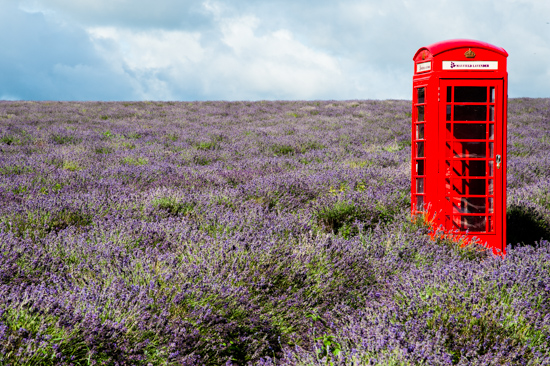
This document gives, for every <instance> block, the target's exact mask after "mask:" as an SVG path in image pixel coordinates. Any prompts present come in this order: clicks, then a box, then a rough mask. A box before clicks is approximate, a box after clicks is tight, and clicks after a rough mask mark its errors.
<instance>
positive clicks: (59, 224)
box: [3, 209, 92, 239]
mask: <svg viewBox="0 0 550 366" xmlns="http://www.w3.org/2000/svg"><path fill="white" fill-rule="evenodd" d="M3 221H4V223H6V224H7V226H8V227H9V228H10V230H11V231H13V232H14V233H15V234H16V235H18V236H22V237H27V236H28V237H31V238H32V239H35V238H37V237H38V238H41V237H44V236H46V235H47V234H48V233H50V232H58V231H60V230H63V229H66V228H68V227H69V226H74V227H83V226H87V225H90V224H91V223H92V216H91V215H89V214H84V213H82V212H81V211H78V210H70V209H64V210H60V211H54V212H45V211H33V212H27V213H26V214H15V215H13V216H8V217H5V218H4V220H3Z"/></svg>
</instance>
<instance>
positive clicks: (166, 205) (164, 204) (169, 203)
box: [152, 197, 196, 216]
mask: <svg viewBox="0 0 550 366" xmlns="http://www.w3.org/2000/svg"><path fill="white" fill-rule="evenodd" d="M152 204H153V206H156V207H158V208H159V209H160V210H163V211H166V212H167V213H168V214H170V215H172V216H178V215H184V216H185V215H189V214H191V213H192V212H193V211H194V209H195V206H196V203H195V202H180V201H177V200H176V199H174V198H170V197H163V198H158V199H156V200H154V201H153V202H152Z"/></svg>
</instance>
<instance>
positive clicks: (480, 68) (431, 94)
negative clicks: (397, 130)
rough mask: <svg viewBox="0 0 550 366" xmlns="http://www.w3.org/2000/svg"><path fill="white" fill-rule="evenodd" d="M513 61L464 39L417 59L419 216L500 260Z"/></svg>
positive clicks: (414, 195)
mask: <svg viewBox="0 0 550 366" xmlns="http://www.w3.org/2000/svg"><path fill="white" fill-rule="evenodd" d="M507 57H508V53H507V52H506V51H505V50H504V49H502V48H500V47H496V46H493V45H491V44H488V43H485V42H479V41H473V40H463V39H460V40H451V41H444V42H439V43H434V44H432V45H430V46H427V47H422V48H420V49H419V50H418V51H417V52H416V54H415V55H414V58H413V60H414V76H413V102H412V103H413V112H412V149H411V150H412V159H411V162H412V164H411V165H412V174H411V203H412V213H413V215H418V214H428V215H429V217H430V218H432V217H433V218H434V224H435V225H436V226H437V227H438V228H442V229H443V230H445V232H452V233H454V234H458V235H464V236H466V237H467V238H468V239H470V240H473V239H477V240H479V242H480V243H481V244H483V245H485V246H487V247H489V248H492V249H493V252H494V253H496V254H505V251H506V102H507V90H508V89H507V88H508V73H507V71H506V58H507Z"/></svg>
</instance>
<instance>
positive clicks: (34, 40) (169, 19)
mask: <svg viewBox="0 0 550 366" xmlns="http://www.w3.org/2000/svg"><path fill="white" fill-rule="evenodd" d="M456 38H465V39H476V40H480V41H484V42H488V43H491V44H493V45H496V46H500V47H503V48H504V49H505V50H506V51H508V53H509V57H508V73H509V86H508V95H509V96H510V97H532V98H535V97H550V1H548V0H459V1H457V0H453V1H450V0H360V1H359V0H339V1H334V0H328V1H326V0H304V1H300V0H273V1H258V0H231V1H227V0H219V1H216V0H205V1H201V0H197V1H194V0H154V1H149V0H0V100H67V101H74V100H79V101H86V100H88V101H117V100H126V101H131V100H182V101H196V100H352V99H353V100H358V99H407V100H410V99H411V88H412V73H413V61H412V57H413V56H414V54H415V52H416V51H417V50H418V49H419V48H421V47H423V46H427V45H430V44H432V43H435V42H439V41H442V40H447V39H456Z"/></svg>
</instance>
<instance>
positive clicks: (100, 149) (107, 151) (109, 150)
mask: <svg viewBox="0 0 550 366" xmlns="http://www.w3.org/2000/svg"><path fill="white" fill-rule="evenodd" d="M94 151H95V153H96V154H110V153H112V152H113V151H114V149H113V148H112V147H108V146H100V147H96V148H95V149H94Z"/></svg>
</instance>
